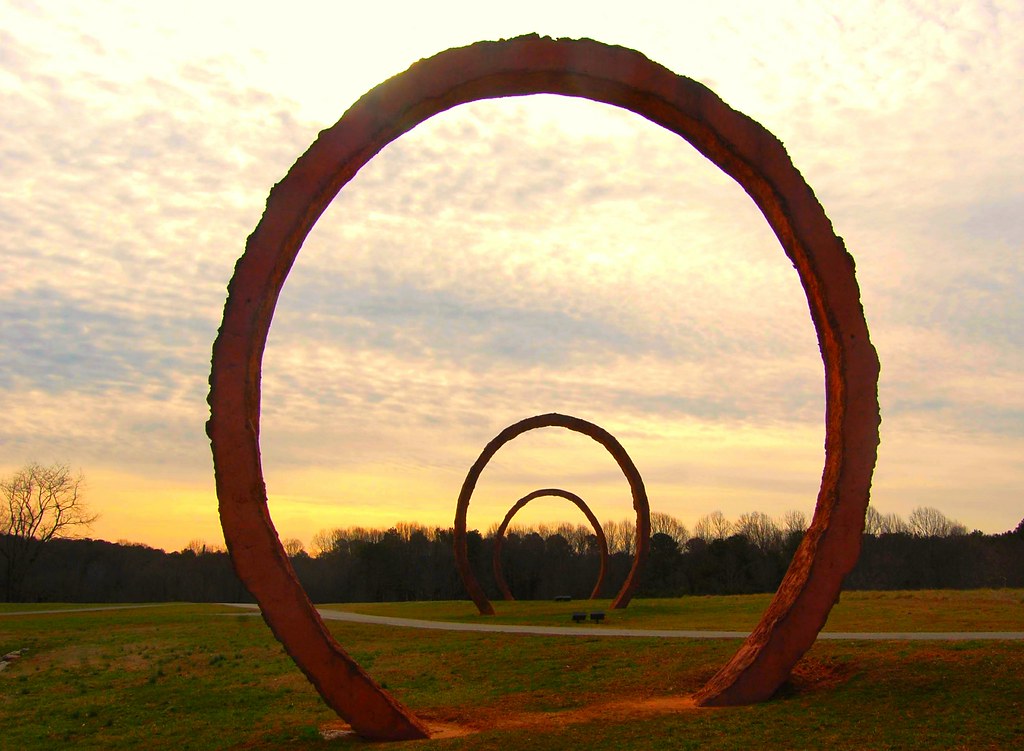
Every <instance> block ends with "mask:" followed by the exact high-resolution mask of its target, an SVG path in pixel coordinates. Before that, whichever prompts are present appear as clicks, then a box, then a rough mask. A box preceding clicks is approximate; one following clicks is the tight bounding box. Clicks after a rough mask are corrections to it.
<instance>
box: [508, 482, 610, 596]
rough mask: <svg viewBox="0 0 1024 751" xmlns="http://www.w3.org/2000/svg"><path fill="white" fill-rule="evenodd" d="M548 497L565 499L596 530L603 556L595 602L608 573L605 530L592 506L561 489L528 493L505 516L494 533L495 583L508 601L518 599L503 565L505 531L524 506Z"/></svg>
mask: <svg viewBox="0 0 1024 751" xmlns="http://www.w3.org/2000/svg"><path fill="white" fill-rule="evenodd" d="M547 496H554V497H556V498H564V499H565V500H567V501H570V502H571V503H573V504H575V505H576V507H577V508H578V509H579V510H580V511H582V512H583V514H584V516H586V517H587V521H588V522H590V526H592V527H593V528H594V536H595V537H597V548H598V553H599V554H600V556H601V563H600V567H599V568H598V571H597V582H596V583H595V584H594V589H593V590H591V592H590V599H591V600H595V599H597V597H598V596H599V595H600V594H601V587H602V586H603V585H604V576H605V574H606V573H607V572H608V540H607V539H606V538H605V536H604V530H603V529H602V528H601V522H599V521H598V520H597V517H596V516H594V512H593V511H591V510H590V506H588V505H587V502H586V501H584V500H583V499H582V498H580V497H579V496H578V495H576V494H575V493H570V492H569V491H568V490H562V489H561V488H543V489H542V490H535V491H533V492H532V493H527V494H526V495H524V496H523V497H522V498H520V499H519V500H518V501H516V502H515V503H514V504H513V506H512V508H510V509H509V510H508V513H507V514H505V518H504V519H502V520H501V524H500V525H499V526H498V531H497V532H495V533H494V541H493V543H492V545H493V546H494V550H493V553H492V554H491V568H492V569H494V581H495V583H497V585H498V589H499V590H500V591H501V596H502V597H504V598H505V599H506V600H508V601H512V600H515V599H516V598H515V597H513V596H512V591H511V590H510V589H509V588H508V582H506V581H505V572H504V569H503V567H502V565H501V550H502V547H503V546H504V543H505V530H507V529H508V525H509V524H510V523H511V522H512V517H514V516H515V515H516V514H518V513H519V511H520V509H522V508H523V506H525V505H526V504H528V503H529V502H530V501H532V500H533V499H534V498H545V497H547Z"/></svg>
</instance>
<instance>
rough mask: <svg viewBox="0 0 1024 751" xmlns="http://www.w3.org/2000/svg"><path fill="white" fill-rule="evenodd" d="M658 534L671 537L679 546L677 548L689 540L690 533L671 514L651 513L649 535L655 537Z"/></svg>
mask: <svg viewBox="0 0 1024 751" xmlns="http://www.w3.org/2000/svg"><path fill="white" fill-rule="evenodd" d="M659 532H660V533H661V534H663V535H668V536H669V537H671V538H672V539H673V540H675V541H676V542H677V543H678V544H679V547H682V546H683V545H685V544H686V543H687V542H688V541H689V539H690V531H689V530H688V529H687V528H686V527H685V526H684V525H683V523H682V522H681V521H679V520H678V519H676V518H675V517H674V516H672V515H671V514H666V513H664V512H661V511H652V512H651V535H656V534H658V533H659Z"/></svg>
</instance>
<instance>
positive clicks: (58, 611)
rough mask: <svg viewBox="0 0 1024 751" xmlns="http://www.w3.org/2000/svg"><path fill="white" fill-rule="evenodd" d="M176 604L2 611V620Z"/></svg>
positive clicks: (156, 603) (0, 611)
mask: <svg viewBox="0 0 1024 751" xmlns="http://www.w3.org/2000/svg"><path fill="white" fill-rule="evenodd" d="M180 604H181V603H174V602H152V603H143V604H139V605H95V606H92V607H88V608H55V609H54V610H8V611H7V612H6V613H5V612H4V611H2V610H0V618H3V617H4V616H5V615H59V614H61V613H97V612H99V611H101V610H135V609H136V608H165V607H167V606H168V605H180Z"/></svg>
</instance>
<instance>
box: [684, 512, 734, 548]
mask: <svg viewBox="0 0 1024 751" xmlns="http://www.w3.org/2000/svg"><path fill="white" fill-rule="evenodd" d="M693 533H694V535H696V536H697V537H699V538H700V539H702V540H704V542H711V541H712V540H724V539H726V538H727V537H729V536H730V535H732V534H733V525H732V522H730V521H729V520H728V519H726V518H725V514H723V513H722V512H721V511H712V512H711V513H710V514H707V515H706V516H702V517H701V518H700V519H698V520H697V524H696V526H694V528H693Z"/></svg>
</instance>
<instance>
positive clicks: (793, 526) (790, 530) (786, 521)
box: [782, 510, 807, 535]
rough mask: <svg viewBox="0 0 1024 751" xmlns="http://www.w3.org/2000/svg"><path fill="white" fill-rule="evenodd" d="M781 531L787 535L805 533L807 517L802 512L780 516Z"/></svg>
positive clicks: (793, 511) (791, 512)
mask: <svg viewBox="0 0 1024 751" xmlns="http://www.w3.org/2000/svg"><path fill="white" fill-rule="evenodd" d="M782 529H783V532H785V533H786V534H787V535H792V534H796V533H798V532H806V531H807V515H806V514H805V513H804V512H803V511H796V510H791V511H787V512H786V513H785V514H783V516H782Z"/></svg>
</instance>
